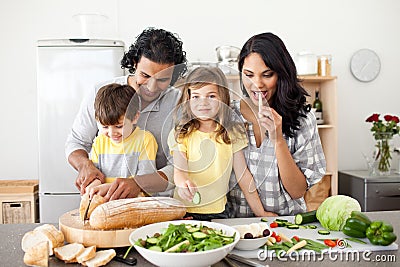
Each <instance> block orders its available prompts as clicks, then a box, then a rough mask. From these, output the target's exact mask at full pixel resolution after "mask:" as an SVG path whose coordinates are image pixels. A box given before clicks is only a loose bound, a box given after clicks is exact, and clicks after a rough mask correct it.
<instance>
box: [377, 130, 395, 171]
mask: <svg viewBox="0 0 400 267" xmlns="http://www.w3.org/2000/svg"><path fill="white" fill-rule="evenodd" d="M374 136H375V140H376V144H375V147H376V152H375V162H376V163H377V169H378V172H377V173H378V174H379V175H382V176H386V175H389V174H390V163H391V159H392V155H391V153H392V142H391V141H392V138H393V135H392V134H391V133H379V132H377V133H375V135H374Z"/></svg>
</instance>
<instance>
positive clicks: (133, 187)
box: [104, 178, 140, 201]
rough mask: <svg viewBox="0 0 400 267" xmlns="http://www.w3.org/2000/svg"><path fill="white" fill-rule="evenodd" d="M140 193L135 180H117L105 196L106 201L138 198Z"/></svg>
mask: <svg viewBox="0 0 400 267" xmlns="http://www.w3.org/2000/svg"><path fill="white" fill-rule="evenodd" d="M139 193H140V187H139V186H138V185H137V183H136V181H135V179H133V178H117V179H115V181H114V182H113V183H112V184H111V187H110V189H108V192H107V194H106V195H105V196H104V198H105V199H106V201H109V200H115V199H121V198H132V197H137V196H138V195H139Z"/></svg>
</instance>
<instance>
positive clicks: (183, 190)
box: [176, 180, 197, 201]
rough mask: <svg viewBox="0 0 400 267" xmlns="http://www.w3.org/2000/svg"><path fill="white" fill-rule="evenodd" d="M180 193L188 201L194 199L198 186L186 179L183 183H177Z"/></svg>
mask: <svg viewBox="0 0 400 267" xmlns="http://www.w3.org/2000/svg"><path fill="white" fill-rule="evenodd" d="M176 186H177V188H178V190H177V192H178V195H179V196H180V197H181V198H182V199H184V200H187V201H192V199H193V197H194V194H195V193H196V192H197V186H196V185H195V184H194V183H193V182H192V181H190V180H185V181H184V182H183V183H182V184H180V185H176Z"/></svg>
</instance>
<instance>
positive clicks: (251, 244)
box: [235, 236, 268, 250]
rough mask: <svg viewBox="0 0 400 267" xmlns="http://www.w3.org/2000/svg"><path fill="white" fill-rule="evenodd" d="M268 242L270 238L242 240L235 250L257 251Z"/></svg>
mask: <svg viewBox="0 0 400 267" xmlns="http://www.w3.org/2000/svg"><path fill="white" fill-rule="evenodd" d="M267 240H268V236H265V237H258V238H252V239H244V238H240V240H239V242H237V244H236V246H235V248H236V249H239V250H255V249H258V248H259V247H261V246H263V245H264V244H265V243H266V242H267Z"/></svg>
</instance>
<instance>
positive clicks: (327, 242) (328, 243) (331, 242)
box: [324, 239, 336, 248]
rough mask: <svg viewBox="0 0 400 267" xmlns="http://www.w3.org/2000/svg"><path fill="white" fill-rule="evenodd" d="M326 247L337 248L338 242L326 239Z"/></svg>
mask: <svg viewBox="0 0 400 267" xmlns="http://www.w3.org/2000/svg"><path fill="white" fill-rule="evenodd" d="M324 243H325V245H327V246H328V247H331V248H333V247H336V242H335V241H333V240H330V239H325V240H324Z"/></svg>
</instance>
